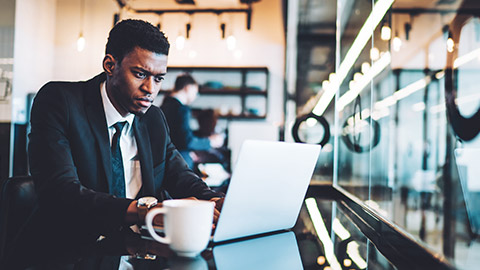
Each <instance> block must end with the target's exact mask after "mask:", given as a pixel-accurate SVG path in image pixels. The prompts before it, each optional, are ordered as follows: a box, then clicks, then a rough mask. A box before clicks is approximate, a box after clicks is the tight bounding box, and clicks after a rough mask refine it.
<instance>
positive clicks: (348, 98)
mask: <svg viewBox="0 0 480 270" xmlns="http://www.w3.org/2000/svg"><path fill="white" fill-rule="evenodd" d="M391 61H392V58H391V56H390V53H389V52H386V53H385V54H383V55H382V57H381V58H380V59H379V60H378V61H377V62H375V64H373V65H372V66H371V67H370V68H369V69H368V72H366V73H364V74H363V76H361V77H360V76H357V79H355V83H354V84H353V85H352V87H350V89H349V90H348V91H347V92H345V94H343V95H342V96H341V97H340V98H339V99H338V102H337V110H338V111H342V110H343V109H344V108H345V107H346V106H347V105H348V104H349V103H350V102H352V101H353V100H355V98H356V97H357V96H358V95H359V94H360V92H362V91H363V89H365V88H366V87H367V86H368V85H370V81H371V80H373V78H375V77H377V76H378V74H380V73H381V72H382V71H383V70H384V69H385V68H387V67H388V66H389V65H390V63H391ZM354 78H355V76H354Z"/></svg>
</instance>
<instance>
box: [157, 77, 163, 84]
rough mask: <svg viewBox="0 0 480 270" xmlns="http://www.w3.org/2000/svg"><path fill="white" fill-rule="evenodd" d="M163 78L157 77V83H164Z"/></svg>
mask: <svg viewBox="0 0 480 270" xmlns="http://www.w3.org/2000/svg"><path fill="white" fill-rule="evenodd" d="M163 79H164V78H163V77H155V82H157V83H159V82H161V81H163Z"/></svg>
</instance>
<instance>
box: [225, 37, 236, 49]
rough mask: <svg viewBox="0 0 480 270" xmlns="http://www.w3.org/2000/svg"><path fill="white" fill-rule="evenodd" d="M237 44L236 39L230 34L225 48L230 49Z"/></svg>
mask: <svg viewBox="0 0 480 270" xmlns="http://www.w3.org/2000/svg"><path fill="white" fill-rule="evenodd" d="M236 46H237V39H236V38H235V36H234V35H230V36H228V37H227V48H228V49H229V50H230V51H233V50H235V47H236Z"/></svg>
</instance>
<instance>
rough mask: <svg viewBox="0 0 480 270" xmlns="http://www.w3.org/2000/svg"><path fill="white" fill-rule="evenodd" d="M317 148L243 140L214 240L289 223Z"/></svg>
mask: <svg viewBox="0 0 480 270" xmlns="http://www.w3.org/2000/svg"><path fill="white" fill-rule="evenodd" d="M320 148H321V147H320V145H311V144H300V143H285V142H275V141H253V140H249V141H245V142H244V143H243V145H242V148H241V150H240V154H239V157H238V159H237V164H236V166H235V169H234V171H233V174H232V178H231V180H230V185H229V188H228V190H227V194H226V197H225V202H224V204H223V208H222V213H221V214H220V218H219V221H218V224H217V228H216V231H215V234H214V238H213V240H214V242H219V241H226V240H230V239H234V238H240V237H245V236H250V235H255V234H260V233H265V232H271V231H276V230H282V229H290V228H291V227H293V226H294V225H295V222H296V220H297V217H298V214H299V212H300V208H301V206H302V202H303V199H304V196H305V193H306V191H307V188H308V185H309V183H310V180H311V178H312V174H313V171H314V169H315V166H316V163H317V159H318V155H319V153H320Z"/></svg>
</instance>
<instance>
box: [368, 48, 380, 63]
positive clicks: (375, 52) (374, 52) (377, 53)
mask: <svg viewBox="0 0 480 270" xmlns="http://www.w3.org/2000/svg"><path fill="white" fill-rule="evenodd" d="M378 58H380V51H379V50H378V48H376V47H373V48H371V49H370V59H372V60H373V61H377V60H378Z"/></svg>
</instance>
